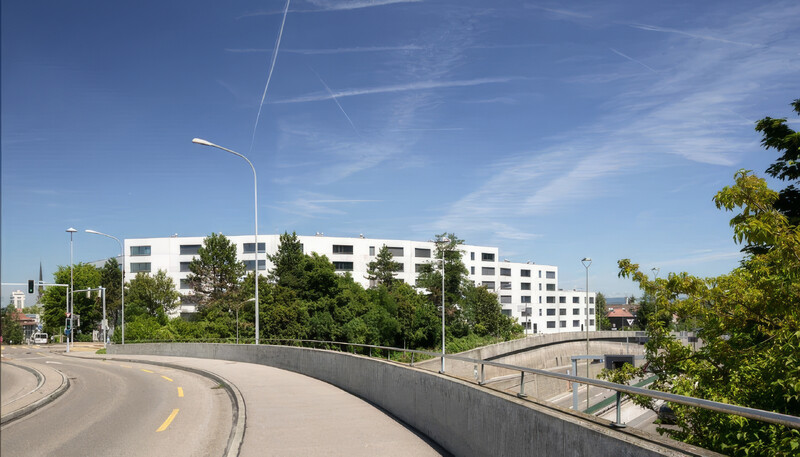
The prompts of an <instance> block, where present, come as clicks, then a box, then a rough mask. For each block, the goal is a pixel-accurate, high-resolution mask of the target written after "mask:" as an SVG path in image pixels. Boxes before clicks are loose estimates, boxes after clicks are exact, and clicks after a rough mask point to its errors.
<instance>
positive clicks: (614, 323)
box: [608, 309, 636, 330]
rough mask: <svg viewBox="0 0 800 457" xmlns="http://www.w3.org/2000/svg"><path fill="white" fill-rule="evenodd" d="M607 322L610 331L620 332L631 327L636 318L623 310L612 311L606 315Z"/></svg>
mask: <svg viewBox="0 0 800 457" xmlns="http://www.w3.org/2000/svg"><path fill="white" fill-rule="evenodd" d="M608 320H609V322H611V329H612V330H622V329H623V328H625V327H631V326H633V324H634V322H636V316H634V315H633V314H632V313H631V312H630V311H626V310H624V309H614V310H612V311H610V312H609V313H608Z"/></svg>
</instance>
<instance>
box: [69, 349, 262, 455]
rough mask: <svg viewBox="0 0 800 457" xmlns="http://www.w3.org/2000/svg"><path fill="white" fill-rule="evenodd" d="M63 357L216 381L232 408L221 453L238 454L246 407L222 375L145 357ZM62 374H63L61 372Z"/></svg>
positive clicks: (239, 393)
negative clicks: (135, 365) (172, 371)
mask: <svg viewBox="0 0 800 457" xmlns="http://www.w3.org/2000/svg"><path fill="white" fill-rule="evenodd" d="M64 357H74V358H76V359H84V360H114V361H120V362H129V363H143V364H148V365H156V366H162V367H167V368H174V369H176V370H183V371H188V372H190V373H194V374H197V375H200V376H204V377H206V378H209V379H211V380H213V381H216V382H218V383H219V384H220V385H222V386H223V387H224V388H225V392H227V393H228V397H229V398H230V399H231V407H232V410H233V418H232V419H233V424H232V427H231V432H230V434H229V435H228V444H227V445H226V446H225V453H224V454H223V455H224V456H225V457H235V456H238V455H239V450H240V449H241V447H242V443H243V442H244V431H245V423H246V421H247V407H246V405H245V402H244V397H243V396H242V393H241V392H240V391H239V388H238V387H236V385H235V384H233V383H231V382H230V381H228V380H227V379H225V378H223V377H222V376H220V375H218V374H216V373H212V372H210V371H206V370H201V369H199V368H193V367H187V366H184V365H178V364H175V363H169V362H157V361H153V360H146V359H123V358H108V357H83V356H79V355H64ZM62 376H63V374H62Z"/></svg>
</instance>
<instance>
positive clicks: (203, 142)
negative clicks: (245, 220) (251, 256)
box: [192, 138, 259, 344]
mask: <svg viewBox="0 0 800 457" xmlns="http://www.w3.org/2000/svg"><path fill="white" fill-rule="evenodd" d="M192 143H195V144H200V145H203V146H211V147H212V148H217V149H222V150H223V151H227V152H230V153H231V154H233V155H235V156H239V157H241V158H243V159H244V160H245V161H246V162H247V164H248V165H250V168H251V169H252V170H253V189H254V195H255V221H256V223H255V225H256V234H255V235H256V236H255V238H256V252H255V253H256V261H255V267H254V268H253V270H254V273H255V274H254V275H253V276H255V286H256V295H255V298H256V344H258V337H259V325H258V324H259V318H258V178H257V176H256V167H254V166H253V163H252V162H250V160H249V159H248V158H247V157H245V156H243V155H242V154H239V153H238V152H236V151H232V150H230V149H228V148H224V147H222V146H219V145H216V144H214V143H212V142H210V141H206V140H203V139H201V138H194V139H192Z"/></svg>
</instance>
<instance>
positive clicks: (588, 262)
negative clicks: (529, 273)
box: [581, 257, 592, 409]
mask: <svg viewBox="0 0 800 457" xmlns="http://www.w3.org/2000/svg"><path fill="white" fill-rule="evenodd" d="M581 263H582V264H583V266H584V267H585V268H586V355H589V266H590V265H591V264H592V259H591V258H590V257H584V258H583V259H581ZM586 377H587V378H588V377H589V359H588V358H587V359H586ZM586 409H589V384H586Z"/></svg>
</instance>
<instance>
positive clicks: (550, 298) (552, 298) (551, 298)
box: [547, 297, 556, 303]
mask: <svg viewBox="0 0 800 457" xmlns="http://www.w3.org/2000/svg"><path fill="white" fill-rule="evenodd" d="M555 302H556V297H547V303H555Z"/></svg>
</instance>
